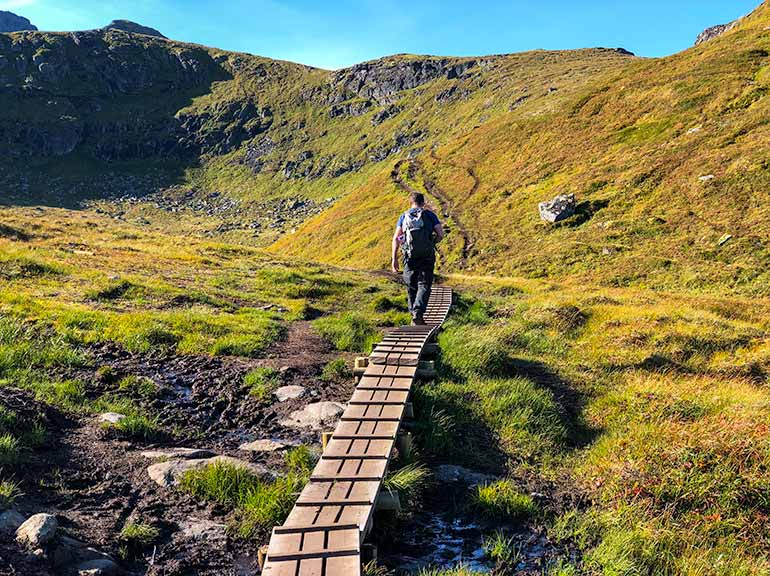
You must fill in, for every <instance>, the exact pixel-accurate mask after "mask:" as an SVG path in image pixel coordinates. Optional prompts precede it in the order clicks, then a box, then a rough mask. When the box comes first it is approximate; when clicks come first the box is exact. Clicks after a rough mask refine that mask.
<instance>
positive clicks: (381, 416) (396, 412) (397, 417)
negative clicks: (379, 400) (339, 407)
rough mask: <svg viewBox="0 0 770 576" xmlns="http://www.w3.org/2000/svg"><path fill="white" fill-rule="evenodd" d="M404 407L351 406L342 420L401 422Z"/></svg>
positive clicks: (390, 405)
mask: <svg viewBox="0 0 770 576" xmlns="http://www.w3.org/2000/svg"><path fill="white" fill-rule="evenodd" d="M403 414H404V407H403V406H400V405H393V404H369V405H366V406H364V405H361V404H349V405H348V407H347V408H345V411H344V412H343V413H342V417H341V418H340V420H392V421H394V422H400V421H401V417H402V416H403Z"/></svg>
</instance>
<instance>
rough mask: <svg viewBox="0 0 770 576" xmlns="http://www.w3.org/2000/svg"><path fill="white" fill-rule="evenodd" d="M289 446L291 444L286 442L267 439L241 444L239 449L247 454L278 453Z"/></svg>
mask: <svg viewBox="0 0 770 576" xmlns="http://www.w3.org/2000/svg"><path fill="white" fill-rule="evenodd" d="M289 446H291V444H288V443H286V442H281V441H280V440H271V439H270V438H265V439H263V440H254V441H253V442H246V443H245V444H241V445H240V446H239V447H238V449H239V450H243V451H245V452H277V451H278V450H284V449H286V448H288V447H289Z"/></svg>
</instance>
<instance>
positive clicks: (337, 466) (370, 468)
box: [311, 458, 388, 480]
mask: <svg viewBox="0 0 770 576" xmlns="http://www.w3.org/2000/svg"><path fill="white" fill-rule="evenodd" d="M387 466H388V461H387V460H372V459H365V458H360V459H332V458H321V459H320V460H319V461H318V464H316V466H315V468H314V469H313V473H312V475H311V479H313V480H335V479H336V480H357V479H360V480H378V479H382V478H383V477H384V476H385V471H386V469H387Z"/></svg>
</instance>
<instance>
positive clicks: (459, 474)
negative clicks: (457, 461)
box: [433, 464, 495, 486]
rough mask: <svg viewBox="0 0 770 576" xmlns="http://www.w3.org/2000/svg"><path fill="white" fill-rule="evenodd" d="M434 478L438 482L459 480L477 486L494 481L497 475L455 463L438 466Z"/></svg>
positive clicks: (447, 482)
mask: <svg viewBox="0 0 770 576" xmlns="http://www.w3.org/2000/svg"><path fill="white" fill-rule="evenodd" d="M433 478H434V479H435V480H437V481H438V482H442V483H446V484H452V483H455V482H459V483H462V484H467V485H468V486H476V485H478V484H486V483H488V482H494V480H495V477H494V476H492V475H491V474H484V473H483V472H475V471H473V470H469V469H468V468H463V467H462V466H455V465H454V464H442V465H441V466H437V467H436V469H435V470H434V471H433Z"/></svg>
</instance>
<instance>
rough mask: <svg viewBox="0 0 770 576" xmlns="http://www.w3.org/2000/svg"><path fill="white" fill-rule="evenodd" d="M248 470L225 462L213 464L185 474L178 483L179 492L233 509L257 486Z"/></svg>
mask: <svg viewBox="0 0 770 576" xmlns="http://www.w3.org/2000/svg"><path fill="white" fill-rule="evenodd" d="M259 483H260V482H259V479H258V478H257V477H256V476H254V474H252V473H251V472H250V471H249V470H248V469H246V468H244V467H242V466H235V465H233V464H228V463H225V462H214V463H213V464H209V465H207V466H204V467H203V468H199V469H198V470H190V471H188V472H186V473H185V474H184V475H183V476H182V478H181V481H180V483H179V488H180V490H182V491H184V492H188V493H190V494H192V495H193V496H195V497H196V498H201V499H204V500H213V501H214V502H218V503H219V504H222V505H223V506H229V507H233V506H235V505H236V504H238V503H240V502H241V500H243V498H244V496H245V494H246V492H247V491H248V490H249V489H250V488H251V487H253V486H256V485H257V484H259Z"/></svg>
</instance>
